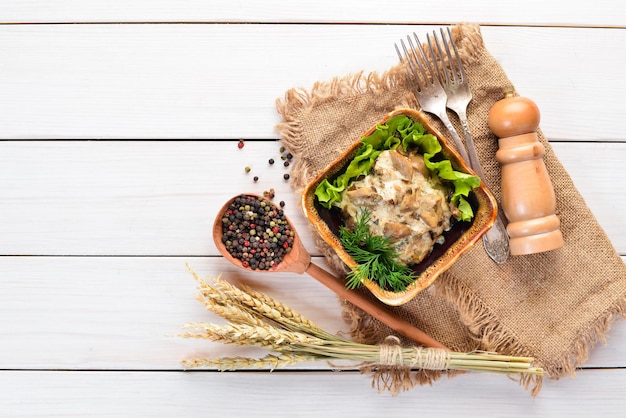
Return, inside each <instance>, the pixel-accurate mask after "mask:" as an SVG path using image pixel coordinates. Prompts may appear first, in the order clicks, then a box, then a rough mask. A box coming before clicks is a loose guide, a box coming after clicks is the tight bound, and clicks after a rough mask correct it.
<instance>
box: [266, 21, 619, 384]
mask: <svg viewBox="0 0 626 418" xmlns="http://www.w3.org/2000/svg"><path fill="white" fill-rule="evenodd" d="M452 34H453V37H454V39H455V43H456V44H457V45H458V47H459V50H461V51H463V53H462V54H461V55H462V57H463V61H464V62H466V63H469V62H472V61H473V60H476V59H480V56H481V55H482V54H483V52H484V48H485V46H484V43H483V40H482V36H481V33H480V29H479V27H478V26H475V25H457V26H455V27H454V28H453V29H452ZM404 77H405V74H404V69H403V68H402V67H401V66H400V65H397V66H394V67H392V68H391V69H390V70H388V71H386V72H384V73H382V74H380V73H376V72H373V73H369V74H365V73H364V72H359V73H356V74H348V75H345V76H341V77H335V78H333V79H332V80H330V81H326V82H316V83H315V84H314V85H313V86H312V88H311V89H310V90H306V89H303V88H294V89H290V90H288V91H287V92H286V93H285V96H284V98H282V99H278V100H277V101H276V109H277V112H278V114H279V115H281V116H282V118H283V121H282V122H281V123H279V124H277V125H276V130H277V131H278V133H279V134H280V138H281V142H282V143H283V144H284V146H285V147H286V149H288V150H289V151H290V152H292V154H293V155H294V156H296V161H295V164H292V168H291V179H292V182H291V186H292V188H293V189H294V190H295V191H296V192H297V193H298V194H300V193H301V192H302V190H303V188H304V187H305V186H306V184H307V183H308V182H309V181H310V180H311V179H312V178H313V177H314V176H315V175H316V174H317V172H314V170H313V168H312V167H311V166H310V165H309V164H308V162H307V161H306V159H298V156H299V155H301V153H302V145H303V140H304V139H303V130H304V127H303V125H302V122H301V119H302V116H303V115H304V114H305V113H306V112H307V111H308V110H309V109H311V108H312V107H315V106H317V105H320V104H323V103H324V102H326V101H333V100H340V99H346V98H349V97H352V96H357V95H360V94H364V93H372V92H373V93H375V92H378V91H384V90H391V89H393V88H394V87H395V86H396V85H397V84H398V83H399V82H400V80H401V79H402V78H404ZM401 107H409V108H418V109H419V106H418V105H417V103H416V102H415V100H414V98H413V97H412V96H411V95H407V96H403V97H399V98H398V104H397V105H396V108H401ZM392 110H393V109H389V112H390V111H392ZM329 162H330V161H329ZM310 231H311V232H312V234H313V239H314V242H315V245H316V246H317V248H318V249H319V250H320V251H321V253H322V255H324V257H325V258H326V260H327V263H328V265H329V266H330V267H331V268H332V269H333V270H334V271H335V272H336V273H337V274H345V272H346V271H347V270H346V266H345V264H344V263H343V262H342V261H341V260H340V259H339V257H338V256H337V255H336V254H335V253H334V252H333V251H332V249H330V247H329V246H328V245H327V244H326V243H325V242H324V241H323V240H322V239H321V237H320V236H319V235H318V234H317V233H316V232H315V231H314V230H313V229H312V228H310ZM438 291H441V292H443V293H442V295H444V296H445V297H446V298H447V299H448V300H450V301H452V302H453V303H455V304H456V306H457V307H458V309H459V313H460V315H461V318H462V321H463V324H464V325H465V326H466V327H468V329H469V330H470V333H471V334H472V335H473V336H474V338H476V339H477V340H478V341H480V342H481V343H483V344H481V345H486V344H484V343H486V342H488V346H490V347H497V348H501V349H506V350H507V352H511V353H515V355H520V356H528V355H529V353H527V352H526V350H523V349H522V348H521V347H522V345H521V343H520V342H519V341H518V340H517V339H516V338H515V336H514V335H512V334H511V333H509V332H507V331H506V330H505V329H504V328H503V327H502V326H501V324H499V323H498V322H497V321H494V320H493V319H494V316H493V314H491V313H490V312H489V311H488V310H487V309H486V308H485V306H484V305H483V304H482V303H481V302H480V301H479V300H476V298H471V297H469V296H470V295H469V293H470V292H468V291H467V290H466V289H464V288H463V287H462V286H461V285H460V283H458V281H456V280H451V281H449V282H448V284H447V286H446V287H445V289H443V290H438ZM339 301H340V304H341V306H342V309H343V318H344V320H345V321H346V322H347V323H348V324H349V325H350V334H351V335H352V338H354V339H355V340H357V341H360V342H367V343H379V342H380V341H376V340H377V339H379V335H376V334H375V333H373V332H368V329H369V327H368V326H367V324H368V322H369V321H371V320H372V318H371V317H369V315H367V314H365V313H364V312H363V311H361V310H360V309H359V308H357V307H355V306H354V305H352V304H350V303H349V302H347V301H345V300H343V299H341V298H339ZM625 309H626V300H624V301H622V303H620V304H618V305H617V306H615V307H614V308H612V309H611V310H610V312H606V314H605V315H603V316H602V317H601V318H598V319H597V322H596V323H595V324H594V326H593V330H594V331H593V332H592V333H590V335H586V336H581V337H580V339H579V340H578V341H577V342H576V343H575V347H572V351H571V352H572V353H573V354H572V356H571V357H570V358H568V359H564V361H563V363H562V364H554V365H545V366H544V365H542V366H543V367H546V368H547V374H548V377H550V378H553V379H558V378H560V377H563V376H565V375H568V374H572V373H573V372H574V370H575V368H576V366H577V365H579V364H581V363H582V362H583V361H584V360H585V359H586V358H587V356H588V353H589V350H590V349H591V347H592V346H593V345H594V344H595V343H597V342H598V341H599V340H604V334H605V333H606V332H608V330H609V329H610V326H611V323H612V318H613V317H614V316H615V315H617V314H620V313H621V314H624V311H625ZM387 372H388V371H387ZM456 374H458V373H457V372H447V373H442V372H441V371H432V370H419V371H417V372H416V373H415V374H414V377H413V378H411V377H410V376H408V375H406V374H405V373H404V372H403V373H402V376H400V375H399V376H396V378H392V379H389V378H388V377H382V374H381V373H376V372H374V374H373V381H372V386H373V387H375V388H377V389H378V390H390V391H391V392H393V393H394V394H396V393H398V392H399V391H405V390H408V389H410V388H412V387H414V386H415V385H418V384H419V385H425V384H429V385H432V383H433V382H434V381H435V380H437V379H439V378H440V377H441V376H442V375H447V376H450V377H452V376H454V375H456ZM518 381H519V383H520V385H522V386H523V387H524V388H525V389H529V388H530V390H531V394H532V395H533V396H536V395H537V394H538V393H539V391H540V390H541V386H542V379H541V378H538V377H537V376H520V377H519V378H518Z"/></svg>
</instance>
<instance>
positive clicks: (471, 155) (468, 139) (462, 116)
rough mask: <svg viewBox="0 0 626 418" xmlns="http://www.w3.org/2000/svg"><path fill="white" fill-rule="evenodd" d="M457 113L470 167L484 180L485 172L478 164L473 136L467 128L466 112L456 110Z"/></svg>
mask: <svg viewBox="0 0 626 418" xmlns="http://www.w3.org/2000/svg"><path fill="white" fill-rule="evenodd" d="M457 115H458V116H459V120H460V121H461V127H462V128H463V136H465V147H466V148H467V154H468V159H467V161H468V162H469V165H470V167H472V170H474V171H475V172H476V174H478V177H480V178H481V179H483V181H484V180H485V174H484V172H483V168H482V166H481V165H480V160H479V159H478V154H477V153H476V146H475V145H474V138H473V137H472V133H471V132H470V130H469V124H468V123H467V114H466V113H465V112H464V111H458V112H457Z"/></svg>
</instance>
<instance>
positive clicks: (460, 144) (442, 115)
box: [437, 110, 474, 169]
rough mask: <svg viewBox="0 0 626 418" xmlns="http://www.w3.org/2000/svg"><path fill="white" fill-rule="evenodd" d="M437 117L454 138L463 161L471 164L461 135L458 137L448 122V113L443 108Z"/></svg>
mask: <svg viewBox="0 0 626 418" xmlns="http://www.w3.org/2000/svg"><path fill="white" fill-rule="evenodd" d="M437 117H438V118H439V119H440V120H441V122H443V124H444V126H445V127H446V129H447V130H448V132H450V135H452V139H453V140H454V144H455V145H456V149H457V151H458V152H459V154H460V155H461V158H463V159H464V160H465V161H467V162H468V163H470V166H471V162H470V159H469V157H468V155H467V150H466V149H465V146H464V145H463V141H461V137H459V134H458V133H457V131H456V129H454V126H452V122H450V118H449V117H448V114H447V113H446V111H445V110H444V111H443V112H441V113H439V114H438V115H437ZM473 168H474V167H472V169H473Z"/></svg>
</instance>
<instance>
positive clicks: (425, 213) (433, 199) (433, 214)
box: [420, 194, 443, 228]
mask: <svg viewBox="0 0 626 418" xmlns="http://www.w3.org/2000/svg"><path fill="white" fill-rule="evenodd" d="M441 201H442V199H441V196H438V195H434V194H433V195H430V196H428V198H426V199H423V200H422V203H421V205H420V209H421V211H420V218H422V220H423V221H424V222H426V224H427V225H428V226H429V227H431V228H436V227H437V226H439V223H440V221H441V220H442V219H443V207H442V206H441Z"/></svg>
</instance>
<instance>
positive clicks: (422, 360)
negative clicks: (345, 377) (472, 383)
mask: <svg viewBox="0 0 626 418" xmlns="http://www.w3.org/2000/svg"><path fill="white" fill-rule="evenodd" d="M189 270H190V271H191V272H192V274H193V276H194V278H195V279H196V281H197V282H198V283H199V291H200V294H199V296H198V299H199V300H200V301H201V302H202V303H203V304H204V305H205V306H206V307H207V309H209V310H211V311H212V312H214V313H216V314H217V315H219V316H221V317H223V318H225V319H226V320H228V321H230V323H229V324H227V325H215V324H210V323H205V322H197V323H189V324H187V325H186V326H185V327H186V328H191V329H195V330H196V331H195V332H185V333H182V334H180V336H181V337H184V338H202V339H208V340H211V341H216V342H222V343H226V344H233V345H237V346H252V347H261V348H265V349H268V350H272V351H275V352H277V353H279V354H278V355H273V354H269V355H267V356H265V357H262V358H260V359H253V358H245V357H224V358H218V359H211V358H190V359H186V360H183V362H182V363H183V365H184V367H185V368H196V367H215V368H217V369H218V370H237V369H250V368H255V369H263V368H268V367H269V368H270V369H275V368H278V367H286V366H291V365H293V364H297V363H300V362H303V361H320V360H324V361H336V360H348V361H352V362H357V364H356V365H355V366H354V367H356V368H359V369H360V370H361V372H363V373H367V372H373V376H374V382H375V383H376V384H375V386H377V387H378V388H379V389H388V390H391V391H393V392H394V394H395V393H397V392H398V391H400V390H407V389H408V388H410V387H413V386H414V385H415V384H416V380H413V379H411V377H410V374H409V371H411V370H417V371H418V372H419V371H421V370H439V371H447V370H453V371H454V370H458V371H475V372H491V373H502V374H506V375H509V376H518V377H519V380H520V382H521V383H523V384H524V385H525V386H529V385H530V384H531V383H534V384H535V387H534V389H533V394H536V393H538V392H539V389H540V387H541V378H542V376H543V370H542V369H541V368H540V367H534V366H533V365H532V362H533V360H534V359H533V358H531V357H515V356H505V355H499V354H496V353H486V352H472V353H457V352H452V351H448V350H444V349H435V348H423V347H403V346H402V345H401V344H400V340H399V339H398V338H397V337H388V338H387V339H386V340H385V342H384V343H382V344H380V345H370V344H360V343H356V342H353V341H348V340H345V339H343V338H340V337H337V336H335V335H331V334H330V333H328V332H326V331H324V330H323V329H322V328H320V327H318V326H317V325H315V324H314V323H313V322H312V321H310V320H308V319H307V318H305V317H304V316H302V315H300V314H299V313H297V312H296V311H294V310H293V309H291V308H289V307H288V306H286V305H284V304H282V303H280V302H278V301H276V300H275V299H273V298H272V297H270V296H268V295H266V294H263V293H261V292H257V291H255V290H253V289H250V288H249V287H244V289H240V288H238V287H236V286H235V285H233V284H231V283H229V282H227V281H225V280H222V279H221V278H219V277H218V278H213V279H211V281H212V282H213V285H210V284H209V283H208V282H207V281H205V280H203V279H201V278H199V277H198V276H197V275H196V274H195V273H194V272H193V271H192V270H191V269H189ZM417 380H419V379H417ZM373 384H374V383H373Z"/></svg>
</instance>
